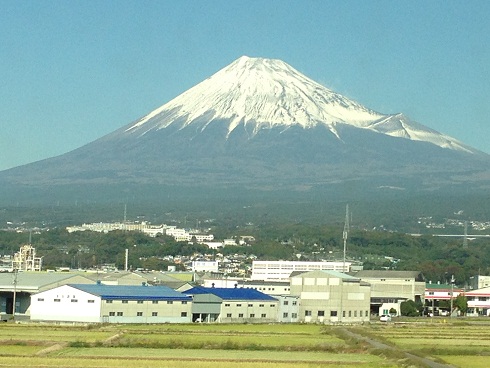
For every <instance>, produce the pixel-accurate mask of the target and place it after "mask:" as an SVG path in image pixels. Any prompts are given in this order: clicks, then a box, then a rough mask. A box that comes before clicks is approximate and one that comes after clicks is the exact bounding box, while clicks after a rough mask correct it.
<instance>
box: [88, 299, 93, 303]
mask: <svg viewBox="0 0 490 368" xmlns="http://www.w3.org/2000/svg"><path fill="white" fill-rule="evenodd" d="M87 303H95V300H93V299H89V300H87Z"/></svg>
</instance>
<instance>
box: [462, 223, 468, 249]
mask: <svg viewBox="0 0 490 368" xmlns="http://www.w3.org/2000/svg"><path fill="white" fill-rule="evenodd" d="M467 246H468V221H465V222H464V238H463V247H464V248H466V247H467Z"/></svg>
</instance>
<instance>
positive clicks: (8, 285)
mask: <svg viewBox="0 0 490 368" xmlns="http://www.w3.org/2000/svg"><path fill="white" fill-rule="evenodd" d="M79 277H83V278H86V277H84V276H81V275H78V274H73V273H64V272H18V273H17V285H16V288H17V289H22V290H33V291H37V290H39V289H41V288H43V287H46V286H49V285H55V286H59V285H58V284H60V285H61V284H66V283H68V282H69V280H70V279H72V278H79ZM87 282H90V280H89V279H88V278H87ZM13 287H14V273H12V272H9V273H0V290H12V289H13Z"/></svg>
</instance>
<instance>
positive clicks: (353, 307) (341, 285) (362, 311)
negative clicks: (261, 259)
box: [291, 270, 371, 323]
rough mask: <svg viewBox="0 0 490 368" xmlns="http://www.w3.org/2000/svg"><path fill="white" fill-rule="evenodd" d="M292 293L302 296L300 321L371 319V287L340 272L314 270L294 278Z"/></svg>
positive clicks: (354, 321)
mask: <svg viewBox="0 0 490 368" xmlns="http://www.w3.org/2000/svg"><path fill="white" fill-rule="evenodd" d="M291 295H292V296H293V295H296V296H298V297H299V301H300V303H301V304H300V308H299V321H300V322H305V323H338V322H341V323H362V322H368V321H369V319H370V313H369V306H370V299H371V288H370V285H369V284H368V283H367V282H364V281H362V280H360V279H359V278H356V277H353V276H350V275H347V274H345V273H341V272H337V271H324V270H318V271H310V272H304V273H300V274H297V275H293V276H292V277H291Z"/></svg>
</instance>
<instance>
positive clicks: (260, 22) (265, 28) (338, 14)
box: [0, 0, 490, 170]
mask: <svg viewBox="0 0 490 368" xmlns="http://www.w3.org/2000/svg"><path fill="white" fill-rule="evenodd" d="M489 14H490V2H489V1H486V0H479V1H478V0H476V1H417V0H415V1H414V0H412V1H382V0H378V1H377V0H370V1H352V0H347V1H328V0H325V1H284V0H282V1H266V0H260V1H259V0H248V1H229V0H225V1H218V0H214V1H197V0H196V1H163V0H161V1H145V0H138V1H125V0H118V1H68V0H65V1H59V0H50V1H37V0H36V1H22V0H12V1H6V0H0V37H1V48H0V128H1V134H0V170H3V169H7V168H10V167H14V166H18V165H21V164H25V163H29V162H33V161H37V160H40V159H44V158H47V157H52V156H56V155H59V154H62V153H65V152H68V151H70V150H72V149H75V148H77V147H80V146H82V145H84V144H86V143H89V142H91V141H93V140H95V139H97V138H99V137H101V136H103V135H105V134H107V133H110V132H111V131H113V130H115V129H117V128H119V127H121V126H123V125H126V124H128V123H130V122H131V121H134V120H136V119H138V118H139V117H141V116H143V115H145V114H146V113H148V112H150V111H151V110H153V109H154V108H156V107H158V106H160V105H163V104H164V103H166V102H168V101H169V100H171V99H172V98H174V97H176V96H177V95H179V94H180V93H182V92H184V91H185V90H187V89H188V88H190V87H192V86H193V85H195V84H197V83H199V82H200V81H202V80H203V79H205V78H207V77H209V76H210V75H212V74H213V73H214V72H216V71H218V70H219V69H221V68H222V67H224V66H226V65H228V64H229V63H231V62H232V61H233V60H235V59H237V58H238V57H240V56H242V55H247V56H251V57H267V58H278V59H281V60H284V61H285V62H287V63H289V64H290V65H292V66H293V67H294V68H296V69H298V70H299V71H301V72H302V73H304V74H306V75H307V76H308V77H310V78H312V79H314V80H316V81H318V82H320V83H321V84H323V85H325V86H326V87H329V88H331V89H333V90H335V91H336V92H339V93H342V94H344V95H346V96H347V97H349V98H351V99H354V100H356V101H358V102H360V103H361V104H363V105H365V106H367V107H369V108H371V109H374V110H376V111H379V112H382V113H397V112H403V113H405V114H406V115H408V116H409V117H410V118H411V119H412V120H415V121H417V122H419V123H421V124H424V125H426V126H428V127H430V128H433V129H435V130H438V131H440V132H443V133H445V134H448V135H450V136H453V137H455V138H457V139H459V140H461V141H463V142H464V143H466V144H469V145H471V146H473V147H475V148H477V149H480V150H482V151H485V152H487V153H490V146H489V144H488V137H490V42H489V35H490V20H489V17H488V15H489Z"/></svg>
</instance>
